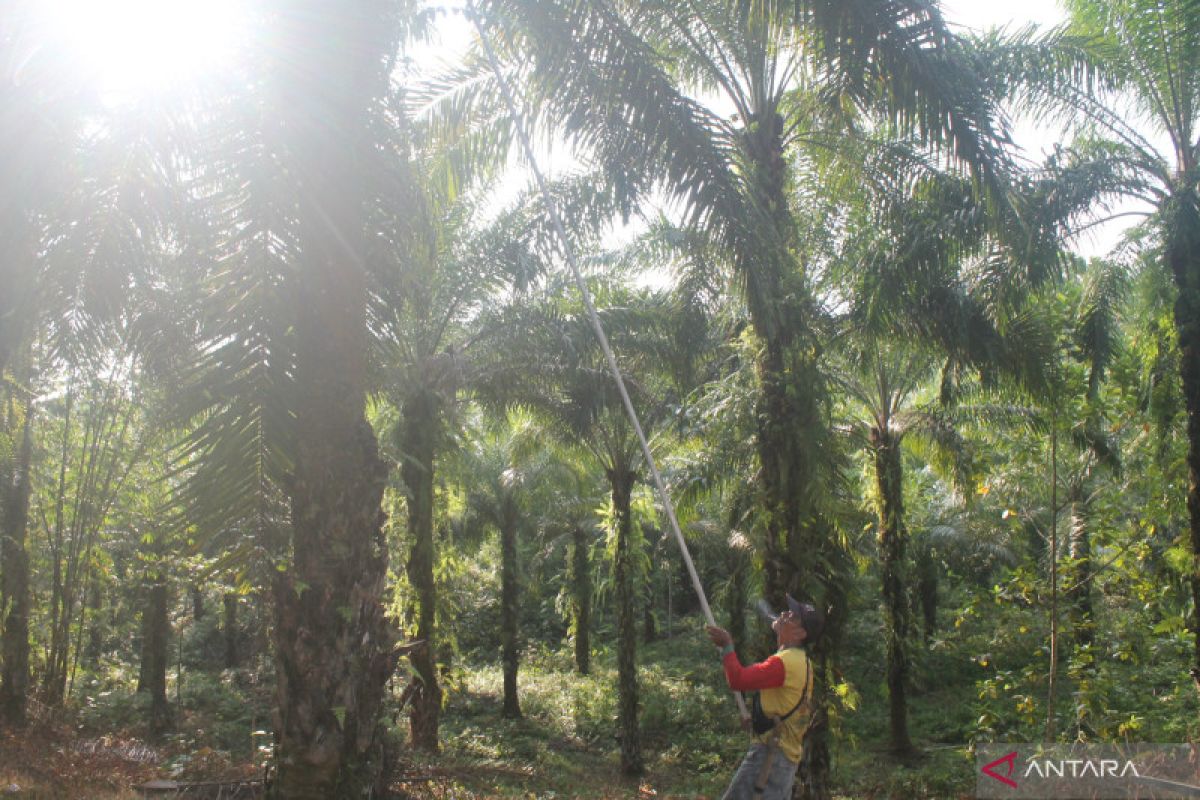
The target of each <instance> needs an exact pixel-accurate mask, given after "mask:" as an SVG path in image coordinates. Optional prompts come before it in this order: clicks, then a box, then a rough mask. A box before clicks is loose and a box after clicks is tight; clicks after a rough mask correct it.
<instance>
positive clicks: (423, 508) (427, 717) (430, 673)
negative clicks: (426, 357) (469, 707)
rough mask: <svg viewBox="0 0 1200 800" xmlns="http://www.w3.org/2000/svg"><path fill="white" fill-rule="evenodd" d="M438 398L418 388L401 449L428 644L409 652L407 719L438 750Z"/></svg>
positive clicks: (416, 739)
mask: <svg viewBox="0 0 1200 800" xmlns="http://www.w3.org/2000/svg"><path fill="white" fill-rule="evenodd" d="M436 402H437V401H436V398H434V397H433V396H432V395H431V394H429V393H427V392H418V393H416V394H415V395H414V396H413V397H411V398H410V399H409V400H408V401H407V402H406V403H405V404H404V409H403V414H404V422H403V426H402V428H401V442H400V449H401V452H402V453H403V454H404V462H403V465H402V467H401V470H400V475H401V477H402V478H403V480H404V487H405V493H406V494H405V496H406V499H407V503H408V534H409V539H410V545H409V547H410V549H409V553H408V563H407V564H406V566H405V569H406V572H407V575H408V582H409V584H411V585H412V587H413V592H414V594H415V597H414V601H415V604H416V606H415V608H414V609H413V612H414V613H415V616H416V622H417V632H416V637H417V639H418V640H419V641H423V642H424V643H425V646H424V647H421V648H419V649H417V650H414V651H413V652H412V653H411V654H410V655H409V661H410V662H411V664H412V667H413V672H414V675H413V680H414V681H415V683H414V685H413V687H412V692H411V700H410V705H409V713H408V724H409V733H410V735H411V737H412V742H413V745H415V746H416V747H419V748H421V749H423V750H429V751H436V750H437V749H438V725H439V722H440V719H441V712H442V690H441V686H440V685H439V684H438V674H437V664H436V661H435V656H436V652H437V649H436V637H437V630H436V625H437V585H436V584H435V583H434V580H433V561H434V544H433V470H434V456H435V452H436V448H437V441H436V431H437V413H438V412H437V405H436Z"/></svg>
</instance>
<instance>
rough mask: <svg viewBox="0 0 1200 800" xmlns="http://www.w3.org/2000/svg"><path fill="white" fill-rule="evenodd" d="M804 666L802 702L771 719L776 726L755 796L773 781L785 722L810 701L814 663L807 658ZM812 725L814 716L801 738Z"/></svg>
mask: <svg viewBox="0 0 1200 800" xmlns="http://www.w3.org/2000/svg"><path fill="white" fill-rule="evenodd" d="M804 666H805V667H806V668H807V669H806V672H807V673H808V674H807V675H805V678H804V687H803V688H802V689H801V690H800V700H799V702H797V703H796V705H795V707H793V708H792V710H791V711H789V712H788V713H786V714H784V715H783V716H782V717H780V716H779V715H778V714H773V715H771V719H772V720H774V721H775V726H774V727H773V728H771V732H770V733H769V734H767V739H768V741H767V743H766V744H767V757H766V758H765V759H764V760H763V765H762V767H760V768H759V770H758V777H757V778H755V779H754V796H755V797H759V796H761V795H762V793H763V792H765V791H766V789H767V782H768V781H769V780H770V779H771V766H772V765H773V764H774V763H775V756H776V754H778V753H779V747H778V742H779V737H780V735H781V734H782V731H783V722H784V720H786V719H787V718H788V717H790V716H791V715H792V714H794V713H795V712H796V709H798V708H800V706H801V705H803V704H804V703H805V702H806V701H807V700H808V695H809V693H810V692H811V691H812V683H813V671H812V662H810V661H809V660H808V659H807V658H806V659H805V660H804ZM811 724H812V715H811V714H810V715H809V718H808V722H807V723H805V725H804V731H803V732H802V733H801V737H803V736H804V735H805V734H807V733H808V727H809V725H811Z"/></svg>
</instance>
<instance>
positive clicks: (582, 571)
mask: <svg viewBox="0 0 1200 800" xmlns="http://www.w3.org/2000/svg"><path fill="white" fill-rule="evenodd" d="M571 543H572V544H571V618H572V629H573V633H574V634H575V669H576V671H577V672H578V673H579V674H580V675H587V674H588V673H589V672H590V671H591V655H592V640H591V628H592V566H591V564H590V563H589V562H590V560H591V559H590V549H591V547H590V543H589V542H588V535H587V529H586V528H584V527H583V526H582V525H576V526H575V528H574V530H573V531H572V532H571Z"/></svg>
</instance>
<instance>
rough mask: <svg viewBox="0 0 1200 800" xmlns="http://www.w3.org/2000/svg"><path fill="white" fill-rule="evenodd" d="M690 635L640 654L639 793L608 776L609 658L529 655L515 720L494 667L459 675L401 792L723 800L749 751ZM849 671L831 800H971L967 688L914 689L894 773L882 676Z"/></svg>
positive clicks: (967, 674)
mask: <svg viewBox="0 0 1200 800" xmlns="http://www.w3.org/2000/svg"><path fill="white" fill-rule="evenodd" d="M694 627H695V630H696V631H697V632H696V633H688V634H676V635H675V636H674V637H673V638H670V639H664V640H660V641H657V642H654V643H652V644H649V645H646V646H644V647H643V648H642V649H641V650H640V652H639V678H640V691H641V706H642V717H641V722H642V740H643V750H644V755H645V759H646V773H645V775H644V777H643V778H642V779H641V780H640V781H630V780H627V779H623V778H622V777H621V776H620V774H619V769H618V752H619V751H618V746H617V741H616V739H615V737H614V733H615V730H616V723H615V719H616V688H615V687H616V666H615V660H614V658H613V654H612V653H611V652H601V653H599V654H598V656H597V657H596V658H595V660H594V663H593V670H592V674H591V675H587V676H581V675H578V674H575V673H574V672H573V670H572V664H571V661H570V656H569V653H567V652H566V651H565V650H564V651H558V652H548V651H538V652H534V653H528V654H527V658H526V659H525V660H524V661H523V663H522V665H521V671H520V676H519V681H518V684H519V687H520V696H521V708H522V712H523V718H522V719H518V720H509V719H504V718H503V717H502V716H501V713H500V712H501V698H502V674H501V670H500V666H499V665H498V664H484V665H476V666H471V667H468V668H466V669H465V671H464V673H463V679H462V685H461V686H460V687H459V688H458V690H457V692H454V693H452V694H451V695H450V697H449V699H448V702H447V707H446V710H445V714H444V717H443V720H442V728H441V731H442V742H443V748H442V752H441V753H440V754H437V755H434V756H430V755H422V754H416V753H408V754H406V763H405V765H404V766H405V773H406V776H407V778H406V779H407V780H409V781H410V782H409V783H407V784H406V785H405V786H406V788H407V790H408V791H411V792H414V793H415V794H416V795H417V796H418V797H462V798H473V797H522V798H532V797H538V798H543V797H544V798H551V797H578V798H610V797H612V798H615V797H655V796H656V797H680V798H683V797H686V798H715V797H720V796H721V794H722V793H723V792H724V789H725V787H726V785H727V783H728V781H729V778H730V777H731V775H732V774H733V771H734V769H736V767H737V764H738V761H739V759H740V758H741V756H742V754H743V752H744V751H745V747H746V745H747V743H748V742H747V738H746V734H744V733H743V732H742V731H741V729H740V726H739V724H738V720H737V714H736V709H735V706H734V703H733V700H732V697H731V695H730V694H729V692H728V691H727V690H726V689H725V684H724V675H723V673H722V671H721V667H720V663H719V661H718V659H717V656H716V652H715V650H714V649H713V648H712V646H711V645H710V644H708V642H707V640H705V639H704V638H703V635H702V634H700V633H699V630H700V628H701V624H700V623H699V622H698V621H697V623H696V625H695V626H694ZM946 658H947V660H949V658H950V657H949V656H947V657H946ZM878 663H879V665H880V667H881V666H882V662H881V661H880V662H878ZM943 666H945V665H943ZM848 668H849V669H850V670H851V671H853V672H856V673H860V674H855V675H854V676H853V678H849V679H848V682H849V683H850V684H853V686H852V687H851V689H850V691H851V693H852V694H854V695H855V696H856V698H857V700H856V705H857V708H856V709H853V710H852V709H850V708H848V707H843V708H842V709H840V710H839V711H837V712H836V715H835V716H836V720H835V723H834V724H835V726H836V736H835V739H834V744H833V757H834V772H833V782H834V786H835V791H836V794H837V796H838V797H839V798H956V797H967V796H970V795H971V792H972V791H973V788H974V778H973V768H972V761H971V757H970V755H969V753H968V750H967V746H966V742H967V732H968V730H969V729H970V727H971V724H972V721H973V719H974V711H973V709H974V704H973V698H974V696H975V693H976V689H975V680H976V678H977V677H978V676H977V675H975V674H974V672H972V671H971V670H970V669H967V668H964V669H961V670H957V671H954V670H949V671H945V672H944V674H948V675H949V676H950V677H951V678H952V679H953V680H950V681H944V680H943V681H938V680H935V679H934V675H933V674H932V672H931V673H930V675H929V676H928V680H926V681H925V683H926V685H925V686H924V688H921V687H918V688H917V689H916V691H915V693H914V697H913V703H912V708H911V712H912V729H913V733H914V739H915V740H916V742H917V744H918V746H919V747H920V749H921V755H920V756H919V757H918V758H917V759H915V760H914V761H912V762H908V763H905V762H901V761H897V760H896V759H893V758H891V757H890V756H889V755H888V754H887V753H886V749H885V742H886V732H887V704H886V695H885V694H884V693H883V690H882V680H883V676H882V671H881V670H880V671H879V674H878V676H875V675H874V674H873V673H872V671H871V669H869V668H867V666H866V662H865V661H864V662H855V663H852V664H850V665H848ZM876 678H877V679H878V680H877V682H876V680H875V679H876ZM920 682H921V681H920V678H919V680H918V683H920ZM876 684H878V685H876ZM414 777H415V778H418V779H419V780H417V781H412V780H411V779H412V778H414Z"/></svg>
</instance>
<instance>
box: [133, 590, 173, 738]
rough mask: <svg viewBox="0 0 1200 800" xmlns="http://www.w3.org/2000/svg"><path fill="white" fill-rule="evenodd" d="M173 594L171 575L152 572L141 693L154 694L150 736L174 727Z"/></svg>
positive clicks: (144, 624)
mask: <svg viewBox="0 0 1200 800" xmlns="http://www.w3.org/2000/svg"><path fill="white" fill-rule="evenodd" d="M168 602H169V592H168V587H167V576H166V575H165V574H164V573H163V571H162V570H161V568H155V569H154V570H152V571H151V572H150V573H149V574H148V576H147V580H146V586H145V606H144V607H143V609H142V658H141V664H140V667H139V670H138V687H137V690H138V691H139V692H146V693H147V694H149V695H150V712H149V713H150V716H149V718H148V719H147V723H148V726H149V728H150V733H151V735H152V736H154V737H157V736H160V735H161V734H163V733H164V732H166V731H167V730H169V729H170V727H171V708H170V706H169V705H168V703H167V659H168V656H169V652H170V649H169V646H168V645H169V639H170V630H171V625H170V621H169V620H168V617H167V612H168Z"/></svg>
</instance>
